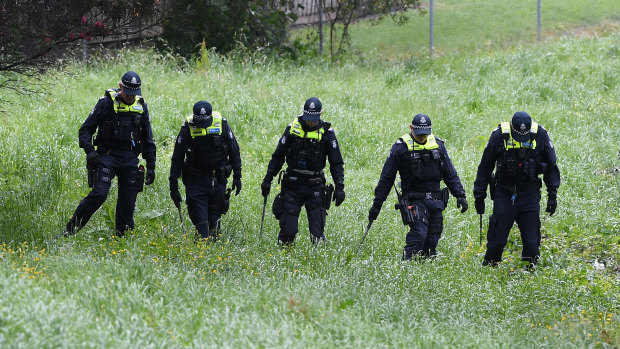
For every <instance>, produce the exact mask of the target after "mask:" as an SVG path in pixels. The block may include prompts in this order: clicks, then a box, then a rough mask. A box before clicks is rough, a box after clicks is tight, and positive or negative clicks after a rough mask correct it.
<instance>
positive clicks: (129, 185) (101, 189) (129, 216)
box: [65, 150, 139, 236]
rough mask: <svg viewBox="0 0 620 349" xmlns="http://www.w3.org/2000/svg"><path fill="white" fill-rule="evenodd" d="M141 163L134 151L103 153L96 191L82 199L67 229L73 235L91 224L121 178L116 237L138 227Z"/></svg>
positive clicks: (100, 154)
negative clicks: (137, 208) (138, 176)
mask: <svg viewBox="0 0 620 349" xmlns="http://www.w3.org/2000/svg"><path fill="white" fill-rule="evenodd" d="M138 163H139V160H138V157H137V156H136V155H135V154H134V152H133V151H124V150H113V151H111V152H110V153H103V152H99V164H98V171H99V172H98V173H99V175H98V177H97V180H96V182H95V185H94V186H93V189H92V190H91V191H90V193H88V195H87V196H86V197H85V198H84V199H82V201H81V202H80V204H79V205H78V207H77V208H76V210H75V212H74V213H73V216H72V217H71V219H70V220H69V223H67V226H66V228H65V229H66V230H67V231H69V232H71V233H73V232H75V231H76V230H79V229H81V228H82V227H83V226H85V225H86V223H88V221H89V220H90V218H91V217H92V215H93V214H94V213H95V212H97V210H98V209H99V208H100V207H101V205H103V203H104V202H105V200H106V199H107V197H108V193H109V192H110V186H111V185H112V179H113V178H114V177H118V199H117V201H116V222H115V223H116V224H115V225H116V234H117V235H119V236H122V235H123V234H124V232H125V231H126V230H128V229H133V228H134V220H133V214H134V211H135V208H136V197H137V196H138V188H137V186H136V185H135V178H134V177H135V176H136V175H137V173H138V172H137V166H138Z"/></svg>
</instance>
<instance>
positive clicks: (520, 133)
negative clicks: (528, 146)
mask: <svg viewBox="0 0 620 349" xmlns="http://www.w3.org/2000/svg"><path fill="white" fill-rule="evenodd" d="M510 127H511V128H512V132H511V134H512V138H514V140H515V141H517V142H521V143H523V142H528V141H529V140H530V129H531V128H532V118H531V117H530V115H529V114H528V113H526V112H524V111H518V112H516V113H514V115H513V116H512V121H511V122H510Z"/></svg>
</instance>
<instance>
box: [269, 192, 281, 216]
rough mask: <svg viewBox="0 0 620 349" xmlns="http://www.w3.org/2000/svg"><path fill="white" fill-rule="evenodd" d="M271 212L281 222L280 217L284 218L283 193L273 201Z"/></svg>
mask: <svg viewBox="0 0 620 349" xmlns="http://www.w3.org/2000/svg"><path fill="white" fill-rule="evenodd" d="M271 212H273V215H274V216H275V217H276V219H277V220H280V217H282V214H283V213H284V194H283V193H282V192H280V193H278V195H276V197H275V198H274V199H273V205H271Z"/></svg>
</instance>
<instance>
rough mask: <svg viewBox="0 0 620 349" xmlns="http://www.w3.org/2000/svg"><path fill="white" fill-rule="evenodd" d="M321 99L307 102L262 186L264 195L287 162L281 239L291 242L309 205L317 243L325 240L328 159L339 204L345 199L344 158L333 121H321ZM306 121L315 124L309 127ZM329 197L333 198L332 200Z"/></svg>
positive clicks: (286, 134)
mask: <svg viewBox="0 0 620 349" xmlns="http://www.w3.org/2000/svg"><path fill="white" fill-rule="evenodd" d="M320 113H321V102H320V101H319V100H318V99H317V98H314V97H312V98H310V99H308V100H307V101H306V103H305V105H304V113H303V114H302V115H300V116H299V117H297V118H296V119H295V120H294V121H293V122H292V123H291V124H289V125H288V126H287V127H286V129H285V130H284V134H283V135H282V137H281V138H280V141H279V142H278V146H277V147H276V150H275V151H274V153H273V155H272V157H271V161H269V165H268V166H267V174H266V175H265V179H264V180H263V184H262V185H261V189H262V192H263V195H264V196H267V195H268V194H269V188H270V185H271V181H272V179H273V177H275V176H276V175H278V172H280V169H281V168H282V165H283V164H284V162H286V165H287V169H286V172H285V173H284V175H283V177H282V195H283V197H282V199H283V212H282V214H281V216H280V218H279V221H280V234H279V235H278V241H279V243H281V244H289V243H292V242H293V241H294V240H295V236H296V235H297V233H298V230H299V225H298V224H299V223H298V221H299V214H300V212H301V207H302V206H304V205H305V206H306V212H307V215H308V225H309V230H310V234H311V241H312V242H313V243H316V242H319V241H324V240H325V235H324V228H325V219H326V215H327V212H326V207H325V201H326V200H325V199H326V198H325V195H326V193H325V174H324V172H323V169H324V168H325V163H326V160H328V161H329V169H330V172H331V176H332V179H333V180H334V183H335V186H336V190H335V193H334V201H335V202H336V206H338V205H340V204H341V203H342V201H344V197H345V194H344V168H343V165H344V161H343V159H342V155H341V154H340V147H339V145H338V140H337V139H336V133H335V132H334V130H332V129H331V128H330V126H331V124H330V123H329V122H325V121H322V120H320V118H319V116H320ZM306 121H310V122H313V123H314V124H315V125H313V126H312V127H309V126H308V124H307V123H306ZM328 200H329V199H328Z"/></svg>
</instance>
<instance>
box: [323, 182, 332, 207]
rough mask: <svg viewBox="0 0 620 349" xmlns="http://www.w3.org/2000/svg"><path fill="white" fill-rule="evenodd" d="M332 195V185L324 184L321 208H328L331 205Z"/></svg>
mask: <svg viewBox="0 0 620 349" xmlns="http://www.w3.org/2000/svg"><path fill="white" fill-rule="evenodd" d="M332 195H334V185H333V184H330V185H327V186H325V195H324V196H323V208H325V210H329V208H330V207H331V205H332Z"/></svg>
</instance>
